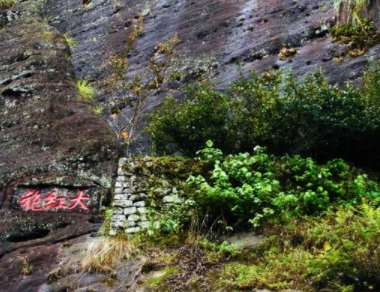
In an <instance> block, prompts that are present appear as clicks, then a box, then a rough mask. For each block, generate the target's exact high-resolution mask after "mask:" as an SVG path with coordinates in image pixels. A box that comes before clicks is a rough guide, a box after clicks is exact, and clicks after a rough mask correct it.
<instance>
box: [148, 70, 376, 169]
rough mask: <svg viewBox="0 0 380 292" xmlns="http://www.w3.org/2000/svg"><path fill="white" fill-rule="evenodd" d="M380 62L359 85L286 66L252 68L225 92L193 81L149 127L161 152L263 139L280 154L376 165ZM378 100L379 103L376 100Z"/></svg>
mask: <svg viewBox="0 0 380 292" xmlns="http://www.w3.org/2000/svg"><path fill="white" fill-rule="evenodd" d="M379 76H380V66H379V65H377V66H373V67H372V68H371V69H370V70H369V71H368V72H367V73H366V74H365V78H364V81H365V82H364V85H363V87H361V88H354V87H353V86H352V85H350V84H346V85H344V86H342V87H341V88H339V87H337V86H332V85H330V84H329V83H328V81H327V80H326V79H325V78H324V76H323V75H322V74H321V73H315V74H312V75H309V76H307V77H305V78H304V79H303V80H301V81H297V80H296V79H295V78H294V76H293V75H292V74H290V73H289V72H284V71H279V72H277V71H276V72H269V73H266V74H264V75H262V76H258V75H256V74H253V75H252V77H251V78H250V79H248V80H240V81H238V82H236V83H234V84H233V85H232V86H231V87H230V88H229V89H228V90H227V91H226V92H225V93H222V92H219V91H218V90H216V89H214V88H213V87H212V86H210V85H207V84H206V85H205V84H202V85H195V86H192V87H190V89H188V90H187V91H186V92H185V98H184V99H183V100H181V101H175V100H174V99H167V100H166V101H165V102H164V103H163V104H162V105H161V106H160V107H159V108H158V109H157V111H156V112H155V113H153V115H152V116H151V119H150V123H149V125H148V132H149V133H150V134H151V136H152V138H153V142H154V143H155V145H156V148H157V151H158V152H159V153H163V152H164V153H173V152H175V151H178V150H179V151H181V152H183V153H184V154H187V155H193V154H194V153H195V151H196V149H199V147H201V146H202V145H203V144H204V143H205V142H206V140H207V139H211V140H213V141H214V142H215V145H216V146H217V147H218V148H221V149H222V150H223V151H224V152H226V153H238V152H244V151H251V150H252V148H253V147H254V146H255V145H263V146H266V147H267V148H268V150H269V151H271V152H274V153H277V154H284V153H288V154H301V155H307V156H312V157H314V158H318V159H319V160H320V161H323V160H328V159H334V158H343V159H346V160H349V161H353V162H359V163H361V164H362V165H372V166H376V165H377V164H378V162H379V160H380V139H378V137H380V123H379V116H380V103H379V102H378V100H379V97H378V96H379V94H378V92H379V91H378V87H379V86H378V85H376V84H377V83H376V84H372V83H373V82H374V81H375V80H378V79H380V77H379ZM374 101H376V102H374Z"/></svg>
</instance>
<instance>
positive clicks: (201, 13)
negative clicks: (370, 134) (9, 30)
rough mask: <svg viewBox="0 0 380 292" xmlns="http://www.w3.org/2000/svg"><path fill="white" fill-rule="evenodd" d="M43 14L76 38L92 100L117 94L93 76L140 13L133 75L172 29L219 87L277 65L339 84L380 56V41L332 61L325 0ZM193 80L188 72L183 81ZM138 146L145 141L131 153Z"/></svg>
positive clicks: (154, 4)
mask: <svg viewBox="0 0 380 292" xmlns="http://www.w3.org/2000/svg"><path fill="white" fill-rule="evenodd" d="M46 13H47V14H48V15H49V16H50V19H51V22H50V23H51V24H52V25H53V26H55V27H57V28H58V29H59V30H60V31H62V32H66V33H68V34H69V35H70V36H71V37H73V38H74V39H75V40H76V41H77V45H76V46H74V47H72V48H71V50H72V53H73V63H74V67H75V71H76V74H77V75H78V77H79V78H80V79H89V80H92V81H96V82H94V83H98V87H99V92H100V93H101V94H100V95H99V97H98V101H99V102H105V103H107V102H110V101H112V100H114V99H117V98H120V97H121V96H123V94H122V93H121V92H120V91H118V90H113V89H112V88H105V87H104V86H103V85H100V83H99V81H100V80H102V79H103V78H106V77H107V76H108V75H109V73H110V72H109V70H108V67H107V63H108V62H109V59H110V56H112V55H113V54H118V53H121V52H123V50H124V49H125V45H126V39H127V33H128V31H129V30H130V28H131V26H132V24H133V23H134V21H135V19H136V18H137V17H138V16H140V15H144V26H145V29H144V33H143V34H142V36H141V37H140V38H139V39H138V41H137V44H136V50H135V51H134V52H133V53H132V54H130V56H129V59H130V73H131V75H133V74H134V73H136V72H140V71H141V70H142V69H143V68H144V67H145V66H146V62H147V60H149V57H150V56H151V55H152V52H153V51H154V47H155V46H156V45H157V44H158V43H159V42H162V41H164V40H166V39H168V38H170V37H171V36H173V35H174V34H177V35H178V36H179V38H180V39H181V40H182V43H181V44H180V45H179V46H178V47H177V50H178V52H179V55H180V58H181V59H182V60H189V62H188V63H189V65H188V66H193V67H194V66H199V64H203V65H204V64H205V63H208V64H212V66H213V68H214V69H215V71H216V72H215V76H214V77H215V80H216V82H217V84H218V85H219V86H220V87H222V88H223V87H225V86H226V85H227V84H229V83H230V82H232V81H234V80H236V79H237V78H239V77H240V76H242V75H243V76H248V75H249V74H250V72H252V71H258V72H263V71H265V70H267V69H271V68H282V67H290V68H293V69H294V70H295V73H296V74H297V75H298V76H302V75H304V74H306V73H308V72H311V71H315V70H319V69H320V68H322V69H323V70H324V71H325V72H326V73H327V75H328V77H329V78H330V80H331V81H332V82H338V83H341V82H343V81H346V80H354V79H356V78H358V77H359V76H360V74H361V72H362V70H363V68H364V67H365V66H366V64H367V63H368V59H369V58H371V57H374V58H377V57H378V56H379V54H380V46H375V47H374V48H372V49H371V50H370V51H369V52H368V53H367V54H365V55H363V56H361V57H358V58H351V57H349V56H347V57H344V59H343V60H341V59H339V61H337V58H340V57H341V54H340V52H342V51H344V50H345V48H344V46H343V47H342V45H339V44H336V43H333V42H332V39H331V37H330V36H329V34H328V30H329V26H330V25H331V24H332V23H333V21H334V19H335V10H334V8H333V5H332V1H331V0H322V1H315V0H300V1H292V0H285V1H284V0H266V1H258V0H249V1H247V0H237V1H229V0H211V1H210V0H207V1H205V0H198V1H193V0H176V1H171V0H158V1H140V0H132V1H116V0H115V1H109V0H93V1H87V2H86V3H85V4H84V3H83V2H82V1H76V0H68V1H55V0H49V1H48V2H47V5H46ZM286 46H287V47H289V48H295V49H296V50H295V53H294V54H293V55H292V56H289V57H288V58H281V54H279V53H280V51H281V49H282V48H284V47H286ZM279 55H280V56H279ZM190 60H191V61H190ZM203 65H201V66H203ZM194 70H195V71H196V68H195V69H194ZM191 79H192V76H191V75H190V76H188V77H187V78H185V80H187V81H188V80H191ZM124 95H125V93H124ZM162 97H163V95H162V94H161V95H155V96H151V97H149V99H148V100H147V102H146V106H145V112H146V113H148V112H150V111H151V110H152V109H153V108H154V107H155V106H157V105H158V104H160V102H161V101H162ZM130 116H131V111H130V108H128V107H127V108H125V109H124V111H123V112H122V114H120V115H119V117H118V118H117V119H115V118H114V117H112V118H111V117H110V116H109V123H110V124H111V125H112V126H113V128H114V130H115V131H116V130H117V129H119V128H122V126H123V125H125V121H127V120H128V118H129V117H130ZM144 149H146V144H144V142H143V145H140V146H139V147H137V148H136V149H135V150H136V151H137V152H139V151H144Z"/></svg>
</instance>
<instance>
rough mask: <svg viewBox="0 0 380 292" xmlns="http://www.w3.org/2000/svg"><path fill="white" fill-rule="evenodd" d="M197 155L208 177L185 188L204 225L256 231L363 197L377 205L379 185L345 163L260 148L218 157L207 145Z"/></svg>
mask: <svg viewBox="0 0 380 292" xmlns="http://www.w3.org/2000/svg"><path fill="white" fill-rule="evenodd" d="M199 155H200V158H201V159H207V161H208V162H209V163H210V166H211V171H210V174H209V175H208V176H203V175H198V176H190V177H189V179H188V184H189V187H190V188H191V189H192V192H193V196H192V199H193V200H194V201H195V206H196V208H197V212H198V216H199V217H200V218H205V219H204V220H206V221H207V222H206V225H207V226H212V225H215V223H222V226H223V227H227V228H229V229H236V228H238V229H239V228H247V227H250V226H253V227H259V226H261V225H262V223H263V222H267V221H270V220H276V221H277V222H281V221H282V222H286V221H288V220H289V219H291V218H297V217H300V216H303V215H318V214H320V213H322V212H324V211H326V210H328V209H329V208H330V207H332V206H337V205H342V204H343V205H356V204H359V203H360V202H362V200H363V199H366V200H371V201H372V202H374V203H378V202H380V189H379V185H378V184H377V183H376V182H375V181H373V180H371V179H369V178H368V177H367V175H365V174H361V173H358V172H356V171H355V170H354V169H352V168H351V167H350V166H349V165H348V164H347V163H345V162H344V161H343V160H331V161H329V162H327V163H326V164H323V165H318V164H317V163H316V162H315V161H314V160H313V159H311V158H302V157H300V156H297V155H296V156H282V157H275V156H272V155H269V154H268V153H267V152H266V151H265V149H263V148H261V147H256V148H255V151H254V153H253V154H248V153H239V154H233V155H227V156H225V157H222V156H221V151H220V150H218V149H215V148H213V145H212V143H211V142H208V145H207V147H206V148H205V149H203V150H201V151H200V152H199ZM193 205H194V204H193ZM204 220H203V221H204Z"/></svg>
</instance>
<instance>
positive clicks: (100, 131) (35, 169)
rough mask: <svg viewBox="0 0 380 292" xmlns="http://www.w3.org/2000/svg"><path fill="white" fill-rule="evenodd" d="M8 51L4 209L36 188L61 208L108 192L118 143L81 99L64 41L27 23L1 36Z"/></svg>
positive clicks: (3, 81)
mask: <svg viewBox="0 0 380 292" xmlns="http://www.w3.org/2000/svg"><path fill="white" fill-rule="evenodd" d="M0 52H1V54H0V116H1V118H0V205H2V204H4V206H10V205H11V204H12V202H14V198H13V197H14V195H15V194H16V193H20V191H21V190H24V194H25V193H26V192H27V191H26V190H27V189H28V188H30V189H32V190H36V191H38V190H43V191H44V192H45V193H48V192H49V191H50V193H53V195H54V196H55V200H53V201H52V200H50V201H49V203H50V206H52V207H53V209H54V208H56V206H58V205H61V206H63V207H69V206H70V205H71V203H70V201H65V202H59V200H58V199H57V197H59V193H62V192H63V193H65V192H68V191H69V190H70V192H72V193H74V194H77V193H78V191H80V190H82V191H84V192H87V191H89V190H90V189H91V188H94V187H96V188H97V189H98V191H95V192H91V194H93V195H94V196H95V197H96V196H100V193H106V192H105V190H106V189H107V188H110V186H111V181H112V175H113V172H114V165H115V164H116V157H117V145H116V140H115V138H114V134H113V133H112V131H111V130H110V129H109V128H108V126H107V124H106V123H105V122H104V121H103V120H102V119H101V118H99V117H98V116H96V115H95V114H94V113H92V111H91V108H90V105H89V104H86V103H84V102H80V101H78V98H77V93H76V86H75V77H74V71H73V68H72V66H71V63H70V51H69V50H68V48H67V46H66V44H65V40H64V38H63V37H62V36H60V35H59V34H58V33H57V31H56V30H55V29H54V28H52V27H50V26H49V25H48V24H46V23H44V22H42V21H41V19H35V18H27V19H22V18H20V19H19V20H18V21H16V22H12V23H11V24H9V25H8V26H6V27H5V28H4V29H3V30H1V31H0ZM55 189H60V191H59V192H55V193H54V190H55ZM87 195H88V193H86V196H87ZM73 196H74V195H71V196H69V199H70V198H73ZM50 199H51V196H50ZM61 201H62V200H61ZM40 203H41V202H40ZM29 205H30V204H29ZM32 205H33V204H32ZM34 205H35V206H34V207H36V206H37V205H38V202H36V201H34ZM29 207H30V206H29Z"/></svg>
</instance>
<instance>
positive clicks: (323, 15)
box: [0, 0, 380, 291]
mask: <svg viewBox="0 0 380 292" xmlns="http://www.w3.org/2000/svg"><path fill="white" fill-rule="evenodd" d="M334 14H335V12H334V8H333V7H332V3H331V1H330V0H321V1H313V0H299V1H293V0H266V1H258V0H236V1H229V0H208V1H206V0H197V1H194V0H174V1H173V0H155V1H153V0H151V1H150V0H149V1H141V0H131V1H125V0H86V1H85V0H83V1H77V0H66V1H58V0H46V1H41V0H38V1H37V0H34V1H19V3H18V4H17V5H16V6H15V7H13V8H12V9H7V10H0V275H2V276H0V291H25V289H28V291H38V289H39V288H40V287H45V286H43V284H44V283H46V282H47V276H48V274H49V271H50V270H52V269H54V267H55V265H56V264H57V263H58V260H57V255H58V250H59V249H60V248H61V247H62V242H66V241H67V240H69V239H71V238H75V237H77V236H80V235H83V234H88V233H91V232H94V231H96V230H97V229H98V227H99V226H98V224H97V223H96V222H98V218H97V216H96V211H97V210H98V207H99V205H100V204H101V203H102V202H104V201H107V197H109V196H108V195H109V193H110V190H111V188H112V180H113V178H114V176H115V174H116V162H117V157H118V155H119V146H118V141H117V138H116V134H117V132H118V130H119V129H120V128H123V126H124V125H125V124H126V123H127V121H128V120H129V119H130V116H131V114H132V112H131V107H130V106H126V107H125V108H124V109H123V111H122V112H121V113H120V114H118V115H117V116H115V115H114V114H112V113H111V112H110V111H105V113H104V115H103V117H100V116H99V115H96V114H95V113H94V112H93V111H92V105H91V104H90V103H88V102H84V101H81V100H79V99H78V97H77V96H78V93H77V89H76V86H75V83H76V80H89V81H90V82H91V83H92V84H93V85H94V86H95V87H96V88H97V92H98V94H97V96H96V100H95V102H96V103H99V104H101V105H107V104H109V103H112V102H114V101H115V100H118V99H120V98H122V97H123V96H124V94H125V93H123V92H121V91H120V90H119V89H117V88H113V87H112V86H104V80H105V79H107V77H108V76H109V75H110V74H111V73H112V72H111V69H110V66H109V61H110V58H111V57H112V56H113V55H115V54H122V53H123V52H124V50H125V47H126V43H127V41H128V33H129V32H130V30H131V27H132V26H133V24H134V23H135V22H136V21H137V19H138V18H139V17H141V16H143V18H144V31H143V33H142V34H141V36H140V37H139V39H138V40H137V43H136V47H135V50H134V51H133V52H132V54H131V55H130V56H128V57H129V61H130V72H129V74H130V75H131V76H132V75H134V74H136V73H138V72H142V71H143V70H144V69H145V67H146V65H147V61H148V60H149V58H150V57H151V56H152V54H153V52H154V50H155V47H156V45H157V44H158V43H160V42H163V41H165V40H167V39H168V38H170V37H171V36H173V35H178V37H179V39H180V40H181V43H180V44H179V46H178V47H177V51H178V55H179V56H180V60H181V62H180V65H179V66H180V67H179V70H181V71H182V73H184V75H185V76H184V77H183V78H182V81H191V80H192V79H193V78H194V76H196V75H197V74H198V73H199V72H202V71H205V70H206V71H207V70H208V69H210V70H211V71H212V73H213V74H212V78H213V79H214V80H215V82H216V83H217V84H218V86H219V87H222V88H223V87H224V86H226V85H227V84H228V83H230V82H232V81H233V80H236V79H237V78H239V77H240V76H247V75H249V74H250V72H252V71H253V70H256V71H258V72H263V71H265V70H267V69H270V68H283V67H286V68H288V67H289V68H293V70H294V71H295V73H296V74H297V75H298V76H303V75H304V74H306V73H308V72H310V71H313V70H318V69H320V68H322V70H323V71H325V73H326V74H327V76H328V77H329V79H330V80H331V82H334V83H335V82H336V83H341V82H344V81H346V80H356V79H358V77H359V76H360V73H361V72H362V70H363V68H365V66H366V65H367V64H368V63H369V62H371V60H373V59H378V58H379V56H380V45H375V46H373V47H372V48H370V49H369V50H368V52H366V53H365V54H363V55H361V56H358V57H351V56H350V55H349V54H348V46H347V45H344V44H338V43H335V42H333V40H332V37H331V36H330V34H329V28H330V26H331V25H332V23H333V22H334V18H335V17H334ZM374 14H375V16H376V15H377V12H375V13H374ZM377 23H379V21H377ZM284 48H289V49H294V50H292V53H291V54H289V55H286V56H285V57H284V56H281V54H280V52H281V50H282V49H284ZM170 86H172V87H175V88H178V87H179V84H171V85H170ZM164 96H165V94H163V93H162V92H160V93H158V94H152V96H149V97H148V100H147V102H146V104H145V107H144V113H145V115H144V117H146V115H147V114H148V113H149V112H150V111H152V109H153V108H155V107H156V106H157V105H158V104H159V103H160V102H161V101H162V98H163V97H164ZM143 120H144V119H143ZM141 128H142V125H140V130H141ZM112 130H114V131H112ZM148 146H149V145H148V140H147V138H146V137H144V135H143V133H142V131H140V137H139V139H138V141H137V143H136V145H134V147H133V148H132V149H133V151H135V152H145V151H147V148H148ZM62 198H63V199H62ZM104 199H105V200H104ZM90 208H92V210H93V211H94V212H92V211H91V210H90ZM67 209H69V210H67ZM24 211H32V212H28V213H25V212H24ZM33 211H39V212H33ZM40 211H50V212H47V213H45V212H40ZM25 257H27V258H29V259H30V261H31V265H34V266H35V267H38V269H35V271H34V272H33V274H32V275H27V276H26V275H25V273H24V274H23V273H19V272H18V271H19V270H20V265H21V267H22V263H23V258H25ZM9 267H11V268H9ZM26 287H27V288H26ZM41 289H42V288H41ZM41 291H43V290H41Z"/></svg>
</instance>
